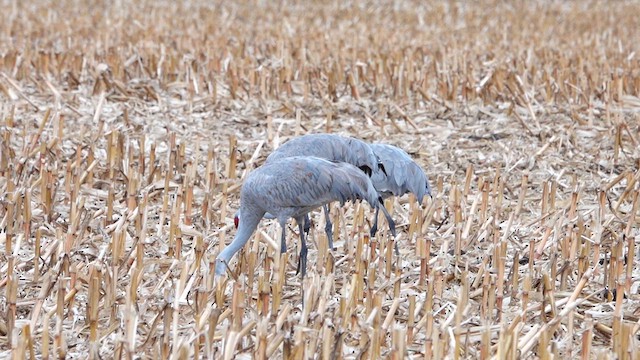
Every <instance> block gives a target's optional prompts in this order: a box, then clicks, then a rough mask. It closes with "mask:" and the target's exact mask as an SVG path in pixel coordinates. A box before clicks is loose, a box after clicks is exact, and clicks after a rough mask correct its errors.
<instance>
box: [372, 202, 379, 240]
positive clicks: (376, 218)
mask: <svg viewBox="0 0 640 360" xmlns="http://www.w3.org/2000/svg"><path fill="white" fill-rule="evenodd" d="M379 213H380V207H377V208H376V215H375V217H374V218H373V225H371V237H374V236H376V233H377V232H378V214H379Z"/></svg>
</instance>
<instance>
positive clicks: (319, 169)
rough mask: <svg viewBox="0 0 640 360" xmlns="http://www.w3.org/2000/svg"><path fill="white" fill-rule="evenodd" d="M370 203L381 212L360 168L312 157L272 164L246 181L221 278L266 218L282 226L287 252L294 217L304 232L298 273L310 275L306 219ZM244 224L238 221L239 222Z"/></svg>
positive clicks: (224, 252) (219, 266)
mask: <svg viewBox="0 0 640 360" xmlns="http://www.w3.org/2000/svg"><path fill="white" fill-rule="evenodd" d="M357 199H361V200H365V201H367V202H368V203H369V204H370V205H371V206H372V207H374V208H376V209H377V208H379V207H382V208H383V209H382V211H383V212H384V213H386V214H388V212H387V210H386V209H384V206H383V204H382V198H381V197H380V195H379V194H378V192H377V191H376V189H375V188H374V187H373V183H372V182H371V179H370V178H369V177H368V176H367V175H366V174H365V173H364V172H362V171H360V170H359V169H358V168H356V167H355V166H353V165H351V164H348V163H344V162H332V161H328V160H325V159H321V158H317V157H312V156H294V157H288V158H282V159H279V160H272V161H269V162H267V163H265V164H264V165H262V166H261V167H259V168H257V169H255V170H254V171H252V172H251V173H249V175H248V176H247V178H246V180H245V181H244V183H243V185H242V188H241V190H240V209H239V210H238V217H236V219H235V221H236V226H237V227H238V231H237V232H236V236H235V238H234V239H233V241H232V242H231V243H230V244H229V245H228V246H227V247H226V248H224V250H222V252H220V254H219V255H218V258H217V259H216V275H222V274H223V273H224V272H225V269H226V266H227V265H226V264H227V263H228V261H229V260H230V259H231V258H232V257H233V255H234V254H235V253H236V252H238V250H240V249H241V248H242V247H243V246H244V245H245V244H246V243H247V241H248V240H249V238H250V237H251V235H252V234H253V232H254V231H255V230H256V227H257V226H258V223H259V222H260V219H262V217H263V216H265V215H266V214H267V213H269V214H271V215H272V216H273V217H275V218H276V219H278V222H279V223H280V226H281V227H282V236H281V238H280V251H281V252H285V251H286V249H287V245H286V242H285V229H286V223H287V220H288V219H289V218H294V219H295V220H296V222H297V223H298V229H299V231H300V242H301V249H300V259H299V261H298V272H300V273H301V276H302V278H304V276H305V274H306V265H307V244H306V240H305V238H304V229H303V221H304V216H305V215H306V214H307V213H309V212H310V211H311V210H313V209H315V208H317V207H320V206H322V205H325V204H327V203H329V202H332V201H340V203H341V204H344V202H345V201H347V200H357ZM238 220H239V221H238Z"/></svg>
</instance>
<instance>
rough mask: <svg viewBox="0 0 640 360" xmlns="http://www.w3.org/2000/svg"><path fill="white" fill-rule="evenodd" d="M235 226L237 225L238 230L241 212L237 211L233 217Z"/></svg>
mask: <svg viewBox="0 0 640 360" xmlns="http://www.w3.org/2000/svg"><path fill="white" fill-rule="evenodd" d="M233 225H235V227H236V229H237V228H238V225H240V211H239V210H238V211H236V213H235V215H233Z"/></svg>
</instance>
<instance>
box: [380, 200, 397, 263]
mask: <svg viewBox="0 0 640 360" xmlns="http://www.w3.org/2000/svg"><path fill="white" fill-rule="evenodd" d="M378 208H379V209H382V213H383V214H384V217H385V218H386V219H387V222H388V223H389V230H390V231H391V235H392V236H393V237H394V239H395V237H396V223H395V221H393V218H392V217H391V215H390V214H389V212H388V211H387V209H386V208H385V207H384V204H383V203H382V202H380V204H379V205H378ZM395 248H396V255H398V256H399V255H400V251H398V243H397V242H396V243H395Z"/></svg>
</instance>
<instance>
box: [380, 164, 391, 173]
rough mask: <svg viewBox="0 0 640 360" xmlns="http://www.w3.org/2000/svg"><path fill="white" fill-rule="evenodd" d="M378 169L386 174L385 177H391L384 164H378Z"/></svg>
mask: <svg viewBox="0 0 640 360" xmlns="http://www.w3.org/2000/svg"><path fill="white" fill-rule="evenodd" d="M378 169H379V170H380V171H382V173H383V174H384V176H389V175H388V174H387V170H386V169H385V168H384V164H383V163H378Z"/></svg>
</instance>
